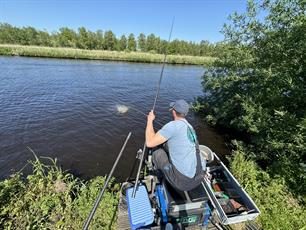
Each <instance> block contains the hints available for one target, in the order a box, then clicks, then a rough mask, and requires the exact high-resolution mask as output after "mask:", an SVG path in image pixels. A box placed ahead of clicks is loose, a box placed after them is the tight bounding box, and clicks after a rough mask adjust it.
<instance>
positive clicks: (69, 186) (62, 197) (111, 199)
mask: <svg viewBox="0 0 306 230" xmlns="http://www.w3.org/2000/svg"><path fill="white" fill-rule="evenodd" d="M50 160H51V161H52V165H51V166H47V165H44V164H42V163H41V162H40V160H39V159H38V158H37V157H36V159H35V160H34V161H31V165H32V166H33V174H31V175H28V176H27V177H26V178H25V179H24V178H22V174H21V173H15V174H13V175H12V176H11V177H10V178H9V179H6V180H4V181H1V182H0V206H1V212H0V228H1V229H80V228H81V227H82V226H83V224H84V222H85V220H86V218H87V216H88V215H89V213H90V211H91V209H92V207H93V204H94V201H95V199H96V197H97V195H98V193H99V191H100V189H101V187H102V186H103V184H104V180H105V178H103V177H96V178H94V179H92V180H90V181H88V182H83V181H81V180H80V179H78V178H75V177H74V176H73V175H72V174H69V173H65V172H62V170H61V169H60V168H59V167H58V166H57V165H56V160H52V159H50ZM117 190H118V186H117V185H115V184H113V186H111V189H109V190H108V191H107V192H106V193H105V194H104V197H103V199H102V200H101V202H100V205H99V208H98V209H97V212H96V214H95V217H94V218H93V220H92V222H91V225H90V226H91V227H92V228H93V229H115V228H116V210H117V204H118V193H117Z"/></svg>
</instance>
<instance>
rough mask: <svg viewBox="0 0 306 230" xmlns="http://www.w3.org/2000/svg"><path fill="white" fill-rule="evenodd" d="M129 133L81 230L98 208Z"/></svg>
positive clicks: (130, 133) (84, 228)
mask: <svg viewBox="0 0 306 230" xmlns="http://www.w3.org/2000/svg"><path fill="white" fill-rule="evenodd" d="M131 135H132V132H129V134H128V136H127V137H126V139H125V142H124V144H123V146H122V148H121V150H120V152H119V154H118V157H117V159H116V161H115V163H114V165H113V167H112V169H111V171H110V173H109V174H108V177H107V179H106V181H105V183H104V185H103V188H102V189H101V191H100V194H99V196H98V197H97V199H96V201H95V204H94V207H93V208H92V210H91V212H90V214H89V216H88V218H87V220H86V222H85V224H84V226H83V230H87V229H88V227H89V224H90V221H91V220H92V218H93V216H94V214H95V212H96V210H97V208H98V205H99V203H100V200H101V198H102V196H103V194H104V192H105V189H106V188H107V185H108V183H109V181H110V179H111V177H112V175H113V172H114V170H115V168H116V166H117V164H118V162H119V159H120V157H121V155H122V153H123V150H124V149H125V146H126V144H127V142H128V140H129V139H130V137H131Z"/></svg>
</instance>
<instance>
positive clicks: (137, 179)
mask: <svg viewBox="0 0 306 230" xmlns="http://www.w3.org/2000/svg"><path fill="white" fill-rule="evenodd" d="M173 24H174V18H173V20H172V24H171V30H170V34H169V38H168V45H169V43H170V40H171V35H172V29H173ZM167 48H168V46H167V47H166V50H165V56H164V61H163V65H162V69H161V72H160V77H159V81H158V86H157V91H156V95H155V99H154V103H153V108H152V110H153V112H154V110H155V106H156V102H157V98H158V96H159V91H160V85H161V81H162V78H163V74H164V69H165V64H166V59H167ZM146 148H147V146H146V141H145V142H144V145H143V149H142V154H141V158H140V162H139V166H138V171H137V175H136V181H135V185H134V188H133V193H132V197H133V198H135V195H136V190H137V186H138V181H139V176H140V171H141V168H142V164H143V160H144V155H145V152H146Z"/></svg>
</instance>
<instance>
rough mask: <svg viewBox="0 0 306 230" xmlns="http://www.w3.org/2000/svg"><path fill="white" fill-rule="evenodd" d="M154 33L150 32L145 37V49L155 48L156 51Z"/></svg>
mask: <svg viewBox="0 0 306 230" xmlns="http://www.w3.org/2000/svg"><path fill="white" fill-rule="evenodd" d="M155 39H156V37H155V35H154V34H150V35H149V36H148V37H147V43H146V44H147V45H146V46H147V47H146V50H147V51H152V50H155V51H156V45H155Z"/></svg>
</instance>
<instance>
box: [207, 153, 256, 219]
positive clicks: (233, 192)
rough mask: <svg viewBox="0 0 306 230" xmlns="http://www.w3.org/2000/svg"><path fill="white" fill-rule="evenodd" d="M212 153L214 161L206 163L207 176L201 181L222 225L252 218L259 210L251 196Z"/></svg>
mask: <svg viewBox="0 0 306 230" xmlns="http://www.w3.org/2000/svg"><path fill="white" fill-rule="evenodd" d="M213 154H214V159H215V160H214V161H213V162H211V163H208V164H207V172H208V174H207V176H206V177H205V180H204V182H203V183H202V184H203V186H204V188H205V190H206V193H207V195H208V197H209V199H210V201H211V203H212V205H213V206H214V209H215V211H216V213H217V216H218V217H219V219H220V222H221V223H222V224H224V225H227V224H235V223H239V222H243V221H247V220H254V219H255V218H256V217H257V216H258V215H259V214H260V211H259V209H258V207H257V206H256V204H255V203H254V201H253V200H252V198H251V197H250V196H249V195H248V194H247V193H246V191H245V190H244V189H243V188H242V187H241V185H240V184H239V182H238V181H237V180H236V179H235V177H234V176H233V175H232V174H231V172H230V171H229V170H228V169H227V167H226V166H225V165H224V164H223V163H222V161H221V160H220V159H219V158H218V156H217V155H216V154H215V153H213Z"/></svg>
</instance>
